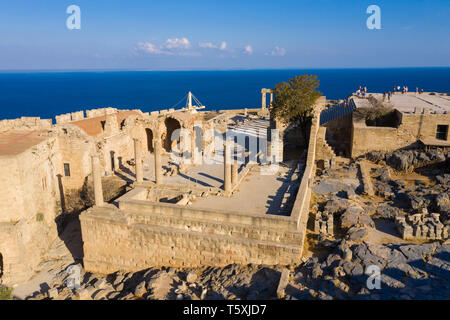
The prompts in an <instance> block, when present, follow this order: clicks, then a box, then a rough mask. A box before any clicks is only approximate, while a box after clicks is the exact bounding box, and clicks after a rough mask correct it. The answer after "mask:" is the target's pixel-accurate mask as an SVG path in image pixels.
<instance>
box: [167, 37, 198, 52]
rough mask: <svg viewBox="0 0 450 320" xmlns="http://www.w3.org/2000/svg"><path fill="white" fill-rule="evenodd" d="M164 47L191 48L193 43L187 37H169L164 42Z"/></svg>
mask: <svg viewBox="0 0 450 320" xmlns="http://www.w3.org/2000/svg"><path fill="white" fill-rule="evenodd" d="M163 47H164V48H166V49H169V50H170V49H189V48H190V47H191V43H190V42H189V40H188V39H187V38H173V39H167V40H166V42H165V43H164V46H163Z"/></svg>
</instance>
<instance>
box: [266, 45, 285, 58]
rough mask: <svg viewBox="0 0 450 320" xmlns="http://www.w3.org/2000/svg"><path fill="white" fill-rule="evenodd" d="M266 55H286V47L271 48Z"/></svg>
mask: <svg viewBox="0 0 450 320" xmlns="http://www.w3.org/2000/svg"><path fill="white" fill-rule="evenodd" d="M266 55H271V56H281V57H282V56H284V55H286V49H285V48H280V47H275V48H273V49H272V51H271V52H270V53H266Z"/></svg>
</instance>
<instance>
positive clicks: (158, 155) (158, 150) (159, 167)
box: [153, 137, 162, 184]
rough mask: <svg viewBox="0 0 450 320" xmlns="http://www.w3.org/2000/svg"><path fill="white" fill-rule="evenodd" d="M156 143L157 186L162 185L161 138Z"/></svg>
mask: <svg viewBox="0 0 450 320" xmlns="http://www.w3.org/2000/svg"><path fill="white" fill-rule="evenodd" d="M153 141H154V142H155V180H156V184H161V183H162V164H161V148H162V145H161V138H160V137H157V138H155V139H154V140H153Z"/></svg>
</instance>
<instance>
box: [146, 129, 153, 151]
mask: <svg viewBox="0 0 450 320" xmlns="http://www.w3.org/2000/svg"><path fill="white" fill-rule="evenodd" d="M145 133H146V134H147V150H148V151H150V152H153V150H154V146H153V131H152V130H151V129H148V128H147V129H145Z"/></svg>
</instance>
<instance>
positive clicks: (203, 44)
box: [198, 42, 217, 49]
mask: <svg viewBox="0 0 450 320" xmlns="http://www.w3.org/2000/svg"><path fill="white" fill-rule="evenodd" d="M198 46H199V47H200V48H208V49H217V46H216V45H214V44H213V43H212V42H200V43H199V44H198Z"/></svg>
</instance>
